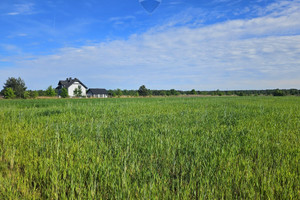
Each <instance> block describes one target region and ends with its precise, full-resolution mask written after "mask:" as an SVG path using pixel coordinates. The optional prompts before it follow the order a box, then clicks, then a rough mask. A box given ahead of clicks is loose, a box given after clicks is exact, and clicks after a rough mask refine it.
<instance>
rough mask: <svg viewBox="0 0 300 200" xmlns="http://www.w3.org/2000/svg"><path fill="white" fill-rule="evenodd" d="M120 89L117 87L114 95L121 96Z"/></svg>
mask: <svg viewBox="0 0 300 200" xmlns="http://www.w3.org/2000/svg"><path fill="white" fill-rule="evenodd" d="M122 94H123V93H122V90H120V89H119V88H118V89H117V90H116V95H117V96H118V97H121V96H122Z"/></svg>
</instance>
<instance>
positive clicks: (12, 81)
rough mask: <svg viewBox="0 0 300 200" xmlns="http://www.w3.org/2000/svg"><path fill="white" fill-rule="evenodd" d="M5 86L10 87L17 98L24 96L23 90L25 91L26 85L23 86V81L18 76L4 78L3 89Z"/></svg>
mask: <svg viewBox="0 0 300 200" xmlns="http://www.w3.org/2000/svg"><path fill="white" fill-rule="evenodd" d="M6 88H11V89H12V90H13V91H14V93H15V95H16V97H18V98H22V97H24V92H25V91H26V87H25V82H24V80H22V79H21V78H20V77H19V78H14V77H10V78H8V79H7V80H6V83H5V84H4V86H3V90H2V93H3V91H5V90H6Z"/></svg>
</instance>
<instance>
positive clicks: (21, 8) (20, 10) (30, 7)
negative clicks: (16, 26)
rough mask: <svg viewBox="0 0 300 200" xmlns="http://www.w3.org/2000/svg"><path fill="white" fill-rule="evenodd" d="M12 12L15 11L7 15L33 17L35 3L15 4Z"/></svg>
mask: <svg viewBox="0 0 300 200" xmlns="http://www.w3.org/2000/svg"><path fill="white" fill-rule="evenodd" d="M12 10H13V11H12V12H9V13H7V15H31V14H34V4H33V3H24V4H15V5H14V6H13V8H12Z"/></svg>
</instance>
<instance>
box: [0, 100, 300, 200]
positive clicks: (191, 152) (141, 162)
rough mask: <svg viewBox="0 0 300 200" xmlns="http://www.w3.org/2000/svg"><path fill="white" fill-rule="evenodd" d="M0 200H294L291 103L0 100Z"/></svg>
mask: <svg viewBox="0 0 300 200" xmlns="http://www.w3.org/2000/svg"><path fill="white" fill-rule="evenodd" d="M0 110H1V112H0V199H300V98H299V97H277V98H276V97H203V98H180V97H177V98H132V99H122V98H120V99H116V98H113V99H42V100H1V101H0Z"/></svg>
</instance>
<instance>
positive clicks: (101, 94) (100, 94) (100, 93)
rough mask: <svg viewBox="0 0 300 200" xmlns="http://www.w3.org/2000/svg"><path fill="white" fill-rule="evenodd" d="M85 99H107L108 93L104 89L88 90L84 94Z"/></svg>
mask: <svg viewBox="0 0 300 200" xmlns="http://www.w3.org/2000/svg"><path fill="white" fill-rule="evenodd" d="M86 95H87V97H95V98H107V97H108V92H107V90H106V89H100V88H90V89H88V91H87V93H86Z"/></svg>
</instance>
